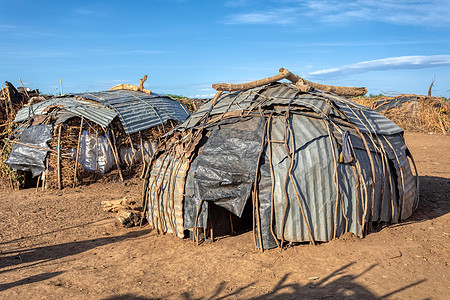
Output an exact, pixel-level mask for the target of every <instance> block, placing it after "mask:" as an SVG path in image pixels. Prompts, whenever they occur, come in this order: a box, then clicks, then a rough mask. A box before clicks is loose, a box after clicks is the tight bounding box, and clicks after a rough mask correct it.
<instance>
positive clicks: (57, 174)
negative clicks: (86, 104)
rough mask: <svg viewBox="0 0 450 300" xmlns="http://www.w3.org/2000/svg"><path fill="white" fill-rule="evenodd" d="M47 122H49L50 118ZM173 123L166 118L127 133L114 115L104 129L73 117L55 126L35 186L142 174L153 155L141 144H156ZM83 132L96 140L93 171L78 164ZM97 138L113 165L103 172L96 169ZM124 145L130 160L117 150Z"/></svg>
mask: <svg viewBox="0 0 450 300" xmlns="http://www.w3.org/2000/svg"><path fill="white" fill-rule="evenodd" d="M48 122H51V118H49V119H48ZM50 124H51V123H50ZM174 126H175V122H172V121H169V122H167V123H165V124H164V125H159V126H156V127H153V128H149V129H146V130H143V131H140V132H137V133H134V134H131V135H127V134H126V133H125V131H124V130H123V128H122V124H121V123H120V121H119V120H118V119H117V118H116V119H115V120H114V121H113V122H112V123H111V124H110V125H109V126H108V128H106V129H105V128H102V127H101V126H99V125H98V124H96V123H94V122H91V121H89V120H86V119H84V118H83V117H74V118H71V119H69V120H68V121H66V122H64V123H61V124H58V125H55V126H53V130H52V139H51V141H50V143H49V144H50V151H49V152H48V155H47V158H46V161H45V165H46V170H45V171H44V172H43V174H41V175H40V176H39V178H38V182H37V186H41V188H42V189H43V190H45V189H62V188H64V187H75V186H77V185H81V184H90V183H93V182H95V181H97V180H98V179H99V178H100V177H101V178H102V180H106V181H108V180H118V179H119V180H121V181H123V180H124V177H125V178H129V177H133V176H141V177H142V176H143V174H144V173H145V169H146V167H147V162H148V161H149V159H150V155H151V154H152V153H151V151H152V149H151V146H150V149H149V147H144V144H147V145H152V144H156V143H157V142H158V140H159V138H160V137H161V136H162V135H163V134H164V133H165V132H167V131H169V130H171V129H172V128H173V127H174ZM82 134H86V135H87V136H90V137H95V139H96V142H95V144H96V145H97V146H96V147H94V149H96V157H95V160H94V161H95V164H96V166H95V168H94V169H93V170H92V169H91V170H85V169H84V168H83V166H82V164H81V163H80V155H79V153H80V152H81V150H80V144H81V140H82ZM99 138H104V139H106V141H107V144H108V146H109V148H110V149H111V153H112V156H113V160H114V161H113V165H114V166H115V167H114V168H113V169H111V171H109V172H107V173H106V174H101V172H100V170H99ZM124 148H125V149H130V150H131V151H130V152H131V158H130V159H127V158H126V157H121V155H120V153H121V152H120V149H124Z"/></svg>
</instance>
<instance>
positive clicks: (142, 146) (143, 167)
mask: <svg viewBox="0 0 450 300" xmlns="http://www.w3.org/2000/svg"><path fill="white" fill-rule="evenodd" d="M139 139H140V142H141V156H142V173H141V177H140V179H142V178H143V177H144V175H145V167H146V165H145V158H144V144H143V142H142V132H141V131H139Z"/></svg>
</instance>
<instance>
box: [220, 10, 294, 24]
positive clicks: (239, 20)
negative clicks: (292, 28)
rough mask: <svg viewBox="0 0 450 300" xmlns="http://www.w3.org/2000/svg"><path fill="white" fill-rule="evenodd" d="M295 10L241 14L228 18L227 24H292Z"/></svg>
mask: <svg viewBox="0 0 450 300" xmlns="http://www.w3.org/2000/svg"><path fill="white" fill-rule="evenodd" d="M295 11H297V8H280V9H270V10H268V11H258V12H250V13H241V14H235V15H231V16H228V18H227V20H226V23H227V24H277V25H289V24H294V23H295V20H296V17H295Z"/></svg>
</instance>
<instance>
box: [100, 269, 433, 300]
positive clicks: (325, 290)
mask: <svg viewBox="0 0 450 300" xmlns="http://www.w3.org/2000/svg"><path fill="white" fill-rule="evenodd" d="M353 264H355V263H354V262H351V263H349V264H347V265H344V266H343V267H341V268H339V269H337V270H336V271H334V272H332V273H331V274H329V275H328V276H326V277H324V278H321V279H320V278H319V279H317V280H315V281H311V282H310V283H308V284H305V285H302V284H300V283H297V282H293V283H288V279H289V276H290V274H289V273H288V274H285V275H284V276H283V277H282V278H281V279H280V280H279V281H278V282H277V283H276V284H275V286H274V287H273V288H272V290H271V291H270V292H268V293H265V294H263V295H260V296H252V299H259V300H268V299H342V298H345V299H386V298H389V297H392V296H395V295H396V294H398V293H400V292H402V291H404V290H407V289H409V288H411V287H413V286H416V285H420V284H421V283H423V282H425V281H426V280H425V279H423V280H420V281H417V282H414V283H411V284H409V285H406V286H403V287H399V288H398V289H396V290H394V291H391V292H389V293H387V294H386V295H382V296H377V295H374V294H373V293H372V292H371V291H369V290H368V289H367V288H365V287H364V286H362V285H361V284H359V283H357V282H356V279H357V278H358V277H361V276H362V275H364V274H365V273H367V272H369V271H370V270H371V269H373V268H374V267H376V266H377V265H376V264H374V265H372V266H370V267H369V268H367V269H366V270H365V271H364V272H362V273H360V274H358V275H350V274H347V273H346V269H348V268H349V267H350V266H352V265H353ZM255 286H256V282H253V283H250V284H248V285H245V286H241V287H231V286H230V284H229V283H226V282H221V283H220V284H219V285H218V286H217V287H216V289H215V291H214V292H213V293H212V294H211V295H209V296H205V297H200V298H197V297H195V296H193V294H194V293H191V292H185V293H183V294H181V295H166V296H163V297H162V298H167V297H174V296H179V297H180V298H182V299H186V300H193V299H198V300H200V299H227V298H229V297H235V298H238V299H239V298H245V297H249V296H248V295H246V290H248V289H249V288H255ZM124 299H136V300H146V299H152V298H146V297H143V296H139V295H134V294H123V295H117V296H112V297H108V298H105V299H104V300H124Z"/></svg>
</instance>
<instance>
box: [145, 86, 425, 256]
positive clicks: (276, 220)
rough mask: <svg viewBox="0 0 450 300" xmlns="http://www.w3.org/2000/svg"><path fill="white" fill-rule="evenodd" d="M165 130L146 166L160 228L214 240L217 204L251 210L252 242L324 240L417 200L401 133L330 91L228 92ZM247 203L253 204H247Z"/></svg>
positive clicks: (408, 209) (393, 216) (148, 202)
mask: <svg viewBox="0 0 450 300" xmlns="http://www.w3.org/2000/svg"><path fill="white" fill-rule="evenodd" d="M212 102H213V101H211V102H209V103H207V104H206V105H204V106H203V107H201V108H200V109H199V110H198V111H197V112H196V113H194V114H193V115H192V116H191V118H189V119H188V120H187V121H186V122H185V123H183V124H182V125H180V126H179V127H178V128H177V130H176V131H174V132H173V133H172V134H171V135H169V138H168V140H167V141H166V143H165V144H164V145H161V147H163V148H164V150H163V151H160V152H159V154H158V155H157V156H155V159H154V161H153V164H152V168H151V170H150V171H149V172H147V178H146V185H145V190H144V193H143V201H144V204H145V209H146V211H147V219H148V221H149V223H150V224H151V225H152V226H153V227H154V228H156V229H157V231H158V232H171V233H175V234H176V235H177V236H179V237H183V236H186V233H187V232H188V231H190V232H191V236H193V239H194V240H195V241H197V242H198V241H199V239H200V238H201V236H202V235H203V238H204V239H206V238H207V237H209V238H213V237H214V232H215V231H216V232H217V230H218V229H219V228H218V226H220V224H217V223H215V220H214V218H213V217H212V216H213V212H212V208H214V207H216V206H220V207H222V208H225V209H226V210H228V212H230V222H229V223H230V224H228V225H229V226H231V230H230V231H232V230H233V229H232V227H233V221H232V220H233V218H235V216H238V217H242V216H243V212H244V207H245V206H246V205H250V206H251V215H252V216H251V217H250V218H251V219H252V220H251V223H252V227H253V232H254V240H255V246H256V247H257V248H260V249H268V248H273V247H277V246H279V247H282V246H283V245H284V243H285V242H311V243H315V242H319V241H320V242H326V241H330V240H331V239H333V238H336V237H338V236H341V235H342V234H344V233H346V232H352V233H354V234H356V235H358V236H360V237H362V236H364V235H365V234H366V233H367V231H368V230H369V229H370V227H371V226H372V225H373V224H374V223H383V222H386V223H397V222H400V221H401V220H404V219H406V218H408V217H409V216H410V215H411V214H412V211H413V210H414V209H415V208H416V207H417V205H418V181H417V172H413V171H412V169H414V165H413V160H412V156H411V154H410V152H409V150H408V149H407V147H406V145H405V143H404V139H403V131H402V130H401V128H399V127H398V126H396V125H395V124H394V123H393V122H391V121H390V120H389V119H387V118H386V117H384V116H382V115H380V114H378V113H376V112H374V111H372V110H370V109H368V108H366V107H363V106H361V105H357V104H356V103H353V102H351V101H349V100H347V99H345V98H342V97H338V96H336V95H334V94H331V93H326V92H321V91H317V90H316V91H312V92H309V93H303V92H300V91H299V90H298V89H297V88H296V87H295V86H294V85H291V84H285V83H273V84H269V85H265V86H262V87H257V88H253V89H249V90H245V91H239V92H233V93H229V94H223V95H222V96H221V97H220V98H218V100H217V102H216V103H212ZM248 203H250V204H248Z"/></svg>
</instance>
